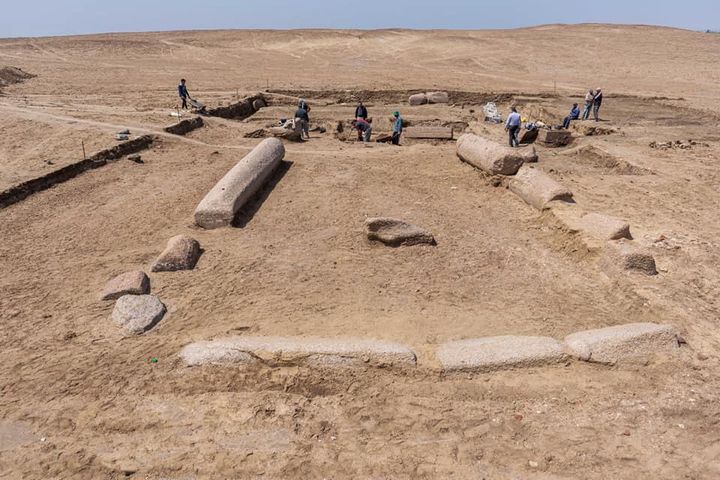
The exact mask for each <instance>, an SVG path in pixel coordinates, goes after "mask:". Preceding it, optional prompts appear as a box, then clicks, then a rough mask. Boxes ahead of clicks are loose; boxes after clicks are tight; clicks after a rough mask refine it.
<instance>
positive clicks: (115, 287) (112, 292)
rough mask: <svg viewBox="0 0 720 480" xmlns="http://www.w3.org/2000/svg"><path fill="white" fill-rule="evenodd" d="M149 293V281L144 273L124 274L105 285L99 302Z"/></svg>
mask: <svg viewBox="0 0 720 480" xmlns="http://www.w3.org/2000/svg"><path fill="white" fill-rule="evenodd" d="M148 293H150V279H149V278H148V276H147V275H145V272H141V271H135V272H125V273H122V274H120V275H118V276H117V277H115V278H113V279H112V280H110V281H109V282H108V283H106V284H105V289H104V290H103V292H102V295H101V296H100V298H101V300H117V299H118V298H120V297H122V296H124V295H145V294H148Z"/></svg>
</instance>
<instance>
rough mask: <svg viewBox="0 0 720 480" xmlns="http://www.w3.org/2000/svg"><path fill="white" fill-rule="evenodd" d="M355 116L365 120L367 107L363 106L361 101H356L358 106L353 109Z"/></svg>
mask: <svg viewBox="0 0 720 480" xmlns="http://www.w3.org/2000/svg"><path fill="white" fill-rule="evenodd" d="M355 118H362V119H363V120H367V118H368V111H367V108H365V105H363V102H362V101H360V102H358V106H357V108H356V109H355Z"/></svg>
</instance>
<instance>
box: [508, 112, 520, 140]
mask: <svg viewBox="0 0 720 480" xmlns="http://www.w3.org/2000/svg"><path fill="white" fill-rule="evenodd" d="M510 110H512V112H511V113H510V115H508V118H507V120H506V121H505V130H507V132H508V134H509V135H510V146H511V147H517V146H519V145H520V140H518V132H519V131H520V122H521V118H520V114H519V113H518V111H517V108H515V107H512V108H511V109H510Z"/></svg>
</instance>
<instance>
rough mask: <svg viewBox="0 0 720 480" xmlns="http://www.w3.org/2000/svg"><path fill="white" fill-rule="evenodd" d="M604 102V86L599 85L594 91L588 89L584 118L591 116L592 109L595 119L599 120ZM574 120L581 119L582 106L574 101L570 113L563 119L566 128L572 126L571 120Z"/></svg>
mask: <svg viewBox="0 0 720 480" xmlns="http://www.w3.org/2000/svg"><path fill="white" fill-rule="evenodd" d="M602 102H603V92H602V88H600V87H598V88H597V90H594V91H593V90H588V92H587V93H586V94H585V109H584V110H583V113H582V119H583V120H587V119H588V118H590V111H591V110H592V113H593V117H595V121H596V122H599V121H600V107H601V106H602ZM573 120H580V107H579V106H578V104H577V103H573V106H572V108H571V109H570V114H569V115H568V116H567V117H565V119H564V120H563V128H564V129H566V130H567V129H568V128H570V122H572V121H573Z"/></svg>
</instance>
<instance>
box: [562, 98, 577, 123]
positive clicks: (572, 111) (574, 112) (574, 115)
mask: <svg viewBox="0 0 720 480" xmlns="http://www.w3.org/2000/svg"><path fill="white" fill-rule="evenodd" d="M578 118H580V107H578V104H577V103H573V106H572V108H571V109H570V114H569V115H568V116H567V117H565V120H563V128H564V129H565V130H567V129H568V128H570V122H571V121H572V120H577V119H578Z"/></svg>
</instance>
